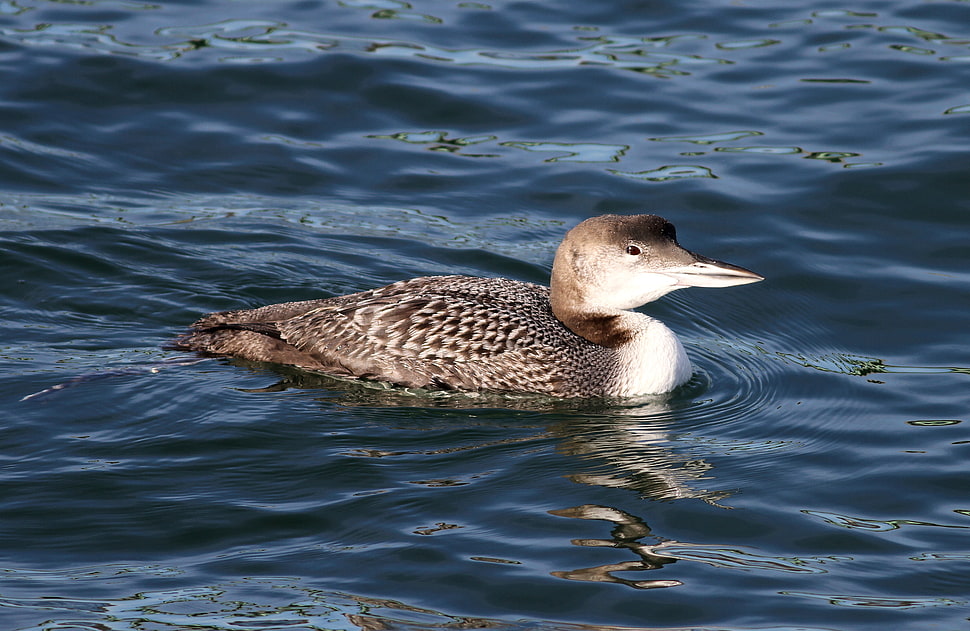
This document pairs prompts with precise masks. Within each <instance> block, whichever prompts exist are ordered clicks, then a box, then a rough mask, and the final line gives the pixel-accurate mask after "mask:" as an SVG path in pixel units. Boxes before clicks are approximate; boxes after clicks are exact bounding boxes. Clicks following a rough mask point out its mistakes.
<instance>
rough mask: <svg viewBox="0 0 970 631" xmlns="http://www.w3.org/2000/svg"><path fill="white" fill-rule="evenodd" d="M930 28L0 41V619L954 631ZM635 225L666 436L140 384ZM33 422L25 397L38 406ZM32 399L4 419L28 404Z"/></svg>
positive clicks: (597, 409) (966, 512) (641, 418)
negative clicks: (342, 304) (229, 328)
mask: <svg viewBox="0 0 970 631" xmlns="http://www.w3.org/2000/svg"><path fill="white" fill-rule="evenodd" d="M967 25H970V6H968V5H967V4H966V3H961V2H930V3H896V4H893V5H892V6H887V5H886V3H881V2H857V3H854V4H852V5H843V4H834V3H828V2H822V1H818V0H816V1H814V2H810V3H808V4H805V3H802V4H800V5H798V6H794V5H793V6H782V7H779V6H771V5H770V4H768V3H757V2H752V3H744V4H742V3H719V2H689V3H677V4H675V5H674V4H670V5H669V6H667V5H658V4H649V3H646V4H644V3H634V2H615V3H576V2H573V3H557V4H556V5H552V4H543V3H494V2H491V3H478V2H430V1H428V2H425V1H413V2H401V1H396V0H388V1H385V0H377V1H374V2H370V1H367V0H364V1H360V2H358V1H344V2H312V1H311V2H291V3H265V2H247V1H242V2H233V3H228V4H227V3H217V2H197V3H163V4H152V3H139V2H118V1H113V0H112V1H107V0H106V1H94V2H84V3H67V2H53V1H51V2H44V1H27V0H17V1H9V2H2V3H0V68H2V70H3V74H4V81H3V82H2V84H0V222H2V223H0V231H2V232H0V269H2V270H3V276H4V278H5V279H6V280H5V282H4V283H3V285H2V286H3V289H4V290H3V292H2V293H0V309H2V312H3V314H4V318H3V321H2V334H0V401H2V403H0V405H2V409H3V417H4V418H5V419H6V420H5V422H4V423H3V424H2V425H0V498H2V499H0V512H2V516H3V519H2V521H0V568H2V573H0V620H3V627H4V628H8V629H17V630H35V629H36V630H40V629H45V630H47V629H50V630H53V629H99V630H100V629H112V630H115V629H117V630H134V629H148V628H151V629H160V630H164V629H187V628H206V629H227V630H228V629H243V628H254V627H258V628H262V629H287V630H296V629H300V630H302V629H364V628H368V629H369V628H395V629H429V628H452V627H462V628H479V627H489V628H504V629H516V628H539V629H590V628H602V629H606V628H609V629H614V628H636V629H711V630H713V629H719V630H720V629H766V628H772V629H776V628H799V629H805V628H809V629H826V630H831V629H840V630H841V629H885V628H887V627H888V628H904V629H908V628H912V629H921V630H922V629H945V630H949V629H960V628H965V627H966V624H967V620H968V618H970V597H968V594H970V580H968V579H967V576H968V575H970V573H968V562H970V546H968V541H970V502H968V500H967V497H968V493H967V492H968V490H970V484H968V482H967V475H966V470H967V469H966V465H965V462H966V460H967V450H968V449H970V433H968V425H967V422H966V421H967V419H966V416H967V413H966V396H965V392H966V385H967V378H968V377H967V373H968V372H970V361H968V358H967V348H968V346H970V337H968V334H967V328H966V326H965V323H966V314H967V313H968V312H970V297H968V296H970V293H968V292H967V283H968V281H970V274H968V272H967V270H968V269H970V248H968V246H967V245H966V235H967V234H968V230H970V224H968V222H967V219H966V217H967V216H968V215H967V212H968V211H970V206H968V202H967V200H968V199H970V190H968V184H967V178H966V172H967V169H968V168H970V160H968V158H967V154H966V147H967V146H968V141H970V118H968V114H970V95H968V93H967V91H966V88H965V86H966V85H968V81H970V76H968V73H970V64H968V61H970V27H968V26H967ZM643 211H649V212H657V213H660V214H663V215H665V216H666V217H668V218H669V219H670V220H672V221H673V222H674V223H675V224H676V225H677V227H678V230H679V236H680V238H681V242H682V243H683V244H684V245H685V246H687V247H689V248H691V249H693V250H696V251H698V252H701V253H703V254H706V255H708V256H712V257H716V258H721V259H725V260H728V261H731V262H734V263H737V264H740V265H743V266H745V267H749V268H751V269H754V270H756V271H758V272H760V273H762V274H764V275H765V276H766V277H767V280H766V281H765V282H763V283H758V284H757V285H751V286H745V287H738V288H732V289H725V290H710V291H708V290H703V289H695V290H688V291H684V292H678V293H676V294H674V295H671V296H668V297H665V298H664V299H662V300H661V301H659V302H658V303H656V304H652V305H648V306H647V307H645V308H644V311H646V312H648V313H650V314H651V315H654V316H656V317H659V318H661V319H663V320H664V321H665V322H667V323H668V324H669V325H670V326H671V327H672V328H673V329H675V330H676V331H677V332H678V334H679V335H680V336H681V338H682V339H683V341H684V343H685V346H686V347H687V350H688V353H689V354H690V355H691V358H692V359H693V361H694V364H695V369H696V374H695V377H694V379H693V380H692V381H691V382H690V383H689V384H688V385H687V386H686V387H684V388H682V389H681V390H678V391H677V392H675V393H674V394H673V395H672V396H671V397H669V398H666V399H648V400H631V401H628V402H623V403H617V402H576V401H539V400H535V399H509V398H499V397H470V396H464V395H454V394H451V395H435V396H430V395H427V394H420V393H411V392H405V391H400V390H393V389H391V390H388V389H383V388H379V387H373V386H367V385H361V384H351V383H347V382H343V381H338V380H333V379H328V378H326V377H321V376H315V375H308V374H306V373H302V372H300V371H297V370H292V369H287V368H283V367H278V366H271V365H262V364H252V363H246V362H241V361H235V360H220V359H206V360H203V361H196V358H194V357H192V356H188V355H183V354H179V353H174V352H171V351H167V350H164V349H163V346H164V344H165V342H166V341H168V340H170V339H172V337H173V336H175V335H177V334H178V332H179V331H181V330H182V328H183V327H184V326H186V325H187V324H188V323H190V322H191V321H193V320H194V319H195V318H197V317H198V316H199V315H201V314H203V313H206V312H209V311H214V310H219V309H230V308H241V307H248V306H256V305H260V304H266V303H271V302H280V301H285V300H299V299H305V298H314V297H320V296H329V295H337V294H341V293H347V292H352V291H358V290H362V289H367V288H370V287H375V286H379V285H381V284H384V283H389V282H392V281H395V280H399V279H402V278H407V277H411V276H418V275H426V274H445V273H465V274H475V275H486V276H508V277H512V278H517V279H521V280H526V281H531V282H546V281H547V279H548V274H549V267H550V264H551V261H552V256H553V253H554V251H555V247H556V246H557V244H558V242H559V240H560V238H561V237H562V234H563V233H564V232H565V230H567V229H568V228H569V227H571V226H572V225H574V224H576V223H578V222H579V221H581V220H582V219H585V218H586V217H589V216H591V215H595V214H600V213H603V212H620V213H633V212H643ZM38 393H40V394H38ZM34 394H38V396H31V395H34Z"/></svg>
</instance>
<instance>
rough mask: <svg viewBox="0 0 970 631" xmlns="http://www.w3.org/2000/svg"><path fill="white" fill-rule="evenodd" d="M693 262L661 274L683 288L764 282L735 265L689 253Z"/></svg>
mask: <svg viewBox="0 0 970 631" xmlns="http://www.w3.org/2000/svg"><path fill="white" fill-rule="evenodd" d="M690 254H691V256H693V257H694V262H693V263H690V264H688V265H680V266H677V267H669V268H667V269H665V270H663V271H662V272H661V273H662V274H664V275H666V276H670V277H672V278H674V279H676V281H677V284H678V285H681V286H684V287H732V286H734V285H747V284H748V283H756V282H758V281H759V280H764V279H765V278H764V276H762V275H760V274H755V273H754V272H752V271H751V270H748V269H744V268H743V267H739V266H737V265H732V264H730V263H725V262H724V261H717V260H714V259H709V258H707V257H706V256H701V255H700V254H694V253H693V252H690Z"/></svg>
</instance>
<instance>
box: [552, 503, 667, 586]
mask: <svg viewBox="0 0 970 631" xmlns="http://www.w3.org/2000/svg"><path fill="white" fill-rule="evenodd" d="M549 512H550V513H551V514H552V515H558V516H559V517H572V518H574V519H600V520H604V521H610V522H613V523H614V524H615V527H614V528H613V529H612V530H611V531H610V535H611V538H610V539H573V540H572V543H573V545H577V546H586V547H590V548H626V549H627V550H630V551H632V552H633V553H634V554H636V555H637V556H638V557H640V558H639V560H635V561H624V562H621V563H610V564H607V565H597V566H595V567H588V568H581V569H578V570H568V571H557V572H552V575H553V576H556V577H558V578H565V579H569V580H573V581H589V582H594V583H619V584H621V585H626V586H627V587H633V588H636V589H656V588H658V587H676V586H677V585H683V583H682V582H680V581H678V580H674V579H668V580H663V579H654V580H630V579H627V578H622V577H619V576H615V575H614V574H613V573H614V572H642V571H645V570H658V569H661V568H662V567H663V566H664V565H666V564H668V563H674V562H675V561H676V559H673V558H670V557H664V556H660V555H657V554H654V553H653V549H652V546H650V545H648V544H646V543H643V542H641V541H640V540H641V539H643V538H644V537H654V538H656V537H655V536H654V535H653V534H652V533H651V532H650V527H649V526H648V525H647V524H646V523H645V522H644V521H643V520H642V519H640V518H639V517H635V516H633V515H631V514H629V513H627V512H625V511H622V510H619V509H617V508H611V507H609V506H598V505H596V504H584V505H582V506H575V507H573V508H564V509H561V510H552V511H549Z"/></svg>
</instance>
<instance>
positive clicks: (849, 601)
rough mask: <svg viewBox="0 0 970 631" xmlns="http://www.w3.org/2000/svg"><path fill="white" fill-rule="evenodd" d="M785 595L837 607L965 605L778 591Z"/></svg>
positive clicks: (944, 600)
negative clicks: (821, 601) (811, 599)
mask: <svg viewBox="0 0 970 631" xmlns="http://www.w3.org/2000/svg"><path fill="white" fill-rule="evenodd" d="M779 593H781V594H784V595H786V596H801V597H803V598H814V599H819V600H827V601H828V602H829V604H830V605H836V606H838V607H865V608H883V609H924V608H927V607H946V606H950V605H965V604H966V603H967V601H964V600H953V599H951V598H922V597H907V598H881V597H878V596H849V595H845V594H816V593H812V592H795V591H783V592H779Z"/></svg>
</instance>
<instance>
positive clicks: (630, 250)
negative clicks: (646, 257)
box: [626, 245, 640, 256]
mask: <svg viewBox="0 0 970 631" xmlns="http://www.w3.org/2000/svg"><path fill="white" fill-rule="evenodd" d="M626 253H627V254H629V255H631V256H640V248H638V247H637V246H635V245H628V246H626Z"/></svg>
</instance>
